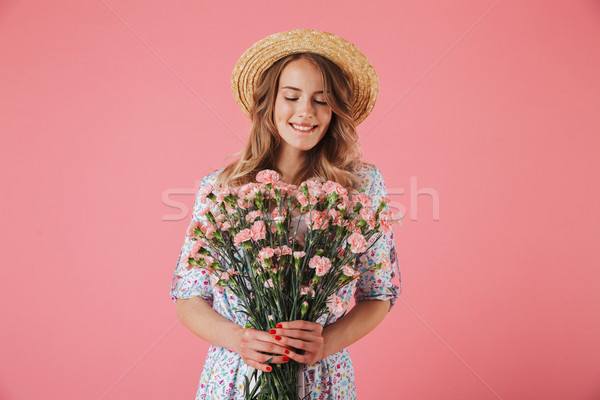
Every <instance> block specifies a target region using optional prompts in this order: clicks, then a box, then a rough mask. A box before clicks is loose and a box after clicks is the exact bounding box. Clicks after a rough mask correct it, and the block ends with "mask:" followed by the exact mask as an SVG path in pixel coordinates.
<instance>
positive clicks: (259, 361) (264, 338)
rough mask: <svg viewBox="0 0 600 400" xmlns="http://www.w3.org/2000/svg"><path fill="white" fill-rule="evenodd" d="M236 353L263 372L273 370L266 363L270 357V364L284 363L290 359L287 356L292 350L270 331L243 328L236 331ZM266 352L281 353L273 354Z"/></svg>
mask: <svg viewBox="0 0 600 400" xmlns="http://www.w3.org/2000/svg"><path fill="white" fill-rule="evenodd" d="M235 342H236V345H237V346H236V347H237V348H236V349H235V350H234V351H235V352H236V353H238V354H239V355H240V357H242V360H244V362H245V363H246V364H247V365H249V366H251V367H253V368H256V369H258V370H261V371H263V372H271V371H272V367H271V366H269V365H268V364H266V362H267V360H269V358H272V360H271V361H269V364H283V363H286V362H288V361H290V358H289V357H287V356H286V354H289V353H290V351H289V350H288V349H287V348H286V347H284V346H281V345H280V344H279V342H278V341H277V340H276V336H275V335H271V334H270V333H269V332H262V331H258V330H256V329H253V328H242V329H240V330H238V332H237V333H236V340H235ZM264 353H272V354H280V355H279V356H272V355H269V354H264Z"/></svg>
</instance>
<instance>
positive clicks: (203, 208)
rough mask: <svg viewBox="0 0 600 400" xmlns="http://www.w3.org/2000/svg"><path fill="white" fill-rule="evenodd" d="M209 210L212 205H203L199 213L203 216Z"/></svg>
mask: <svg viewBox="0 0 600 400" xmlns="http://www.w3.org/2000/svg"><path fill="white" fill-rule="evenodd" d="M209 211H210V205H206V206H204V207H202V209H201V210H200V211H199V212H198V215H199V216H201V217H203V216H205V215H206V213H207V212H209Z"/></svg>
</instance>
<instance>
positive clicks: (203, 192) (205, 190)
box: [198, 185, 214, 202]
mask: <svg viewBox="0 0 600 400" xmlns="http://www.w3.org/2000/svg"><path fill="white" fill-rule="evenodd" d="M213 188H214V185H204V186H202V187H201V188H200V189H199V190H198V200H199V201H201V202H204V201H205V200H206V196H208V195H209V194H210V192H212V190H213Z"/></svg>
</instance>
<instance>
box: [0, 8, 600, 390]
mask: <svg viewBox="0 0 600 400" xmlns="http://www.w3.org/2000/svg"><path fill="white" fill-rule="evenodd" d="M294 28H313V29H321V30H325V31H329V32H333V33H336V34H338V35H340V36H342V37H344V38H346V39H348V40H350V41H352V42H353V43H355V44H356V45H357V46H358V47H359V48H360V49H361V50H362V51H363V52H364V53H365V54H366V55H367V56H368V57H369V59H370V60H371V61H372V63H373V64H374V66H375V68H376V69H377V71H378V75H379V80H380V93H379V98H378V101H377V105H376V107H375V109H374V111H373V113H372V114H371V115H370V116H369V118H368V119H367V120H366V121H365V122H364V123H363V124H361V126H360V127H359V133H360V135H361V137H362V139H361V144H362V148H363V152H364V155H365V158H366V159H367V160H369V161H372V162H374V163H375V164H376V165H377V166H378V167H379V168H380V169H381V171H382V173H383V176H384V178H385V180H386V183H387V187H388V190H389V191H390V195H391V196H390V197H391V198H392V200H393V201H394V202H395V204H396V206H398V207H399V208H400V209H405V210H406V211H407V214H406V217H405V222H404V224H403V225H402V226H401V227H398V228H396V230H395V232H396V244H397V247H398V254H399V260H400V268H401V271H402V284H403V292H402V295H401V297H400V299H399V301H398V304H397V306H396V308H395V309H394V310H393V312H392V313H390V315H389V316H388V318H387V319H386V320H385V321H384V322H383V324H382V325H380V326H379V327H378V328H377V329H376V330H375V331H374V332H373V333H372V334H370V335H369V336H367V337H366V338H364V339H363V340H361V341H360V342H358V343H356V344H355V345H353V346H352V347H351V353H352V356H353V360H354V362H355V366H356V372H357V379H358V393H359V398H361V399H363V400H364V399H407V400H408V399H417V400H420V399H442V398H443V399H449V400H453V399H490V400H492V399H504V400H509V399H511V400H512V399H515V400H516V399H519V400H520V399H582V400H584V399H585V400H591V399H599V398H600V340H599V337H600V312H599V309H600V290H599V289H600V287H599V286H600V285H599V279H600V272H599V264H600V263H599V255H598V247H597V245H598V239H599V238H600V228H599V222H600V218H599V217H600V214H599V210H598V206H597V205H598V195H599V194H600V193H599V190H598V186H597V185H598V182H599V181H600V168H599V167H600V166H599V165H598V164H599V163H598V151H599V149H600V146H599V145H600V140H599V138H598V134H599V133H600V117H599V115H600V113H598V108H599V106H600V78H599V71H600V2H599V1H598V0H594V1H592V0H572V1H568V2H564V1H556V0H552V1H548V0H545V1H542V0H530V1H516V0H504V1H496V0H468V1H467V0H459V1H452V2H448V1H442V0H427V1H421V2H416V1H399V2H391V1H379V0H375V1H368V2H362V1H361V2H348V1H345V2H342V1H329V2H326V1H303V2H293V3H292V2H289V3H288V2H275V1H263V0H257V1H253V2H243V3H242V2H233V1H224V2H216V1H212V2H202V1H201V2H198V1H187V0H184V1H179V2H160V1H124V2H119V1H112V0H111V1H107V2H103V1H101V0H98V1H87V2H77V1H73V0H72V1H58V2H34V1H20V2H16V1H11V0H8V1H4V2H2V4H0V68H1V74H0V92H1V95H0V131H1V140H2V142H1V145H0V156H1V158H2V169H1V171H0V176H1V185H2V192H3V195H2V196H1V197H0V199H1V200H0V201H1V203H0V206H1V210H2V211H1V213H2V224H1V228H0V229H1V241H2V255H3V262H2V272H1V274H2V275H1V278H0V293H1V294H0V296H2V297H1V302H0V310H1V316H2V322H1V324H2V327H1V329H0V398H1V399H4V400H15V399H52V400H53V399H106V400H113V399H114V400H116V399H142V398H143V399H193V398H194V395H195V391H196V387H197V384H198V379H199V377H200V371H201V369H202V363H203V361H204V357H205V354H206V349H207V347H208V345H207V344H206V343H205V342H203V341H202V340H201V339H199V338H197V337H195V336H194V335H192V334H191V333H190V332H189V331H188V330H187V329H186V328H185V327H183V326H182V325H181V324H179V323H178V321H177V317H176V314H175V306H174V304H173V302H172V301H171V299H170V297H169V289H170V284H171V278H172V274H173V269H174V267H175V263H176V260H177V257H178V255H179V250H180V247H181V245H182V243H183V238H184V234H185V229H186V227H187V224H188V223H189V218H190V214H189V209H187V211H186V210H184V212H178V211H177V209H176V208H173V207H171V206H169V204H172V203H173V202H178V203H181V204H184V205H185V206H186V207H191V205H192V204H193V193H194V190H195V188H196V183H197V182H198V180H199V179H200V178H201V177H202V176H203V175H204V174H206V173H208V172H209V171H211V170H212V169H215V168H218V167H220V166H221V164H222V162H223V161H224V159H225V158H226V157H228V156H230V155H233V154H234V153H236V152H238V151H239V150H241V148H242V145H243V143H244V142H245V140H246V138H247V132H248V128H249V123H248V121H247V120H246V119H245V117H244V116H243V114H242V113H241V111H240V110H239V109H238V108H237V105H236V104H235V102H234V101H233V97H232V95H231V90H230V85H229V79H230V74H231V70H232V69H233V66H234V64H235V62H236V61H237V58H238V57H239V56H240V55H241V54H242V52H243V51H244V50H245V49H246V48H248V47H249V46H250V45H251V44H253V43H254V42H256V41H257V40H259V39H261V38H263V37H265V36H267V35H269V34H272V33H275V32H280V31H284V30H288V29H294ZM419 191H420V192H419ZM419 193H421V194H419Z"/></svg>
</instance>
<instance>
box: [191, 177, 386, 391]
mask: <svg viewBox="0 0 600 400" xmlns="http://www.w3.org/2000/svg"><path fill="white" fill-rule="evenodd" d="M256 181H257V182H253V183H249V184H246V185H244V186H242V187H239V188H234V187H228V186H227V187H224V188H220V189H217V188H215V187H214V186H213V185H207V186H204V187H202V188H200V193H199V196H200V199H201V200H202V201H206V200H209V201H208V202H206V203H207V205H206V206H205V207H204V208H203V209H202V210H201V211H200V214H201V215H204V216H206V221H204V222H200V221H195V222H193V223H192V224H191V225H190V227H189V228H188V232H187V233H188V236H189V237H190V239H191V240H194V241H195V243H194V245H193V247H192V248H191V250H190V252H189V254H184V257H185V258H184V259H186V258H187V260H188V264H189V265H188V268H201V269H205V270H207V271H209V272H210V278H211V282H212V284H213V285H214V286H221V287H223V286H225V287H227V288H229V289H230V290H231V291H232V292H233V294H234V295H236V296H237V297H238V298H239V299H240V301H241V304H242V305H243V309H239V310H238V311H239V312H242V313H244V314H246V315H247V316H248V323H247V325H246V326H247V327H252V328H254V329H257V330H261V331H268V330H270V329H271V328H275V323H276V321H294V320H300V319H301V320H306V321H312V322H316V321H317V320H318V319H319V318H320V317H321V316H324V315H326V314H327V315H331V313H333V314H335V315H341V314H342V313H343V312H344V309H345V305H344V303H343V301H342V300H341V298H340V297H339V296H337V295H336V293H337V291H338V290H340V289H341V288H342V287H343V286H345V285H347V284H349V283H351V282H352V281H353V280H355V279H357V278H358V277H359V276H360V273H359V272H358V271H356V270H355V268H354V266H355V263H356V261H357V259H358V257H360V256H361V255H362V254H364V253H365V252H366V251H367V250H368V249H369V248H370V247H371V246H372V245H373V244H374V243H375V242H376V241H377V240H378V239H379V238H380V237H381V235H383V234H384V233H388V232H390V231H391V230H392V227H393V225H394V224H395V223H396V222H398V220H397V219H395V218H394V216H393V215H392V214H391V213H390V211H389V208H388V207H387V204H388V203H389V199H387V198H383V199H382V200H381V201H380V203H379V204H375V205H374V204H372V200H371V199H370V198H369V196H367V195H366V194H365V193H364V191H360V192H354V193H352V194H350V193H348V191H347V190H346V189H345V188H344V187H343V186H342V185H340V184H338V183H336V182H332V181H328V182H326V183H323V184H321V183H319V182H318V181H316V180H308V181H305V182H303V183H302V184H301V185H300V186H295V185H289V184H287V183H285V182H282V181H281V180H280V176H279V174H278V173H277V172H276V171H272V170H263V171H260V172H259V173H258V174H257V176H256ZM303 228H304V229H303ZM371 239H372V240H371ZM373 268H376V269H379V268H380V269H384V270H389V269H390V268H391V262H390V260H389V258H384V259H383V261H382V262H381V263H379V264H377V265H375V266H374V267H373ZM327 319H328V318H327ZM326 324H327V321H326V322H325V325H326ZM274 367H275V368H273V370H272V372H271V373H268V374H260V373H259V371H254V373H253V374H252V376H251V377H250V379H249V378H248V377H246V386H245V398H246V399H289V400H296V399H298V387H297V382H298V378H297V374H298V372H299V369H300V367H301V364H299V363H297V362H295V361H293V360H291V361H290V362H288V363H284V364H275V365H274ZM252 381H253V382H255V384H254V386H253V387H251V384H250V383H251V382H252Z"/></svg>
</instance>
